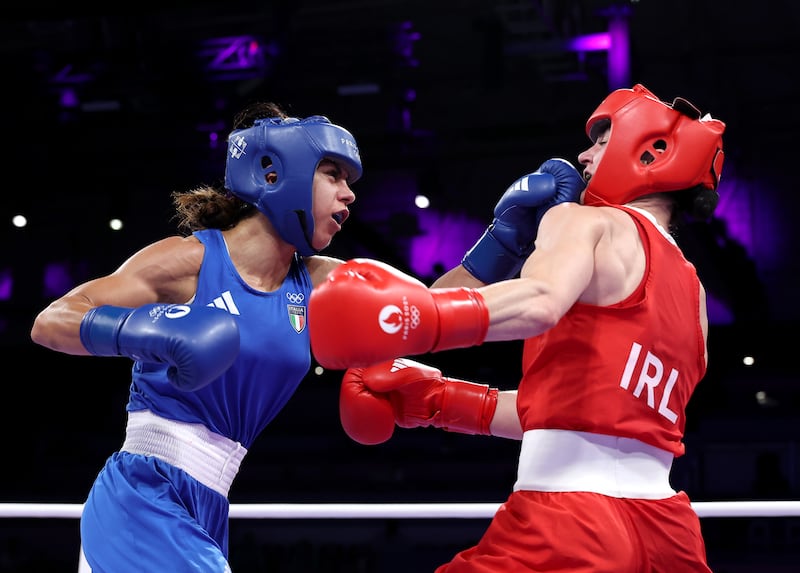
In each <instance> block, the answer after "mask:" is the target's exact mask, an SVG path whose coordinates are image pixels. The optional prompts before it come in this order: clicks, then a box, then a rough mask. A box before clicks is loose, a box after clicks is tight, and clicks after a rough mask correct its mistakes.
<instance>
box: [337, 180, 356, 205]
mask: <svg viewBox="0 0 800 573" xmlns="http://www.w3.org/2000/svg"><path fill="white" fill-rule="evenodd" d="M339 199H340V200H341V202H342V203H344V204H345V205H350V204H352V203H353V202H354V201H355V200H356V194H355V193H353V190H352V189H351V188H350V185H348V184H347V183H344V185H343V191H342V192H341V193H340V194H339Z"/></svg>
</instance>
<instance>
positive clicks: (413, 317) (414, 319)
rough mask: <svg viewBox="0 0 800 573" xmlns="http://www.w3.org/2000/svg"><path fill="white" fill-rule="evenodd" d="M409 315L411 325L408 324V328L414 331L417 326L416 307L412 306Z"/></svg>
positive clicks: (417, 314)
mask: <svg viewBox="0 0 800 573" xmlns="http://www.w3.org/2000/svg"><path fill="white" fill-rule="evenodd" d="M410 314H411V317H410V320H411V324H410V326H411V330H414V329H415V328H417V327H418V326H419V309H418V308H417V307H416V306H412V307H411V312H410Z"/></svg>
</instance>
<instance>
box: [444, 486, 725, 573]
mask: <svg viewBox="0 0 800 573" xmlns="http://www.w3.org/2000/svg"><path fill="white" fill-rule="evenodd" d="M523 571H525V572H534V571H535V572H543V571H565V572H566V571H569V572H570V573H581V572H585V573H606V572H607V573H674V572H675V571H681V573H688V572H702V573H710V572H711V569H709V568H708V565H707V564H706V549H705V543H704V542H703V537H702V535H701V532H700V520H699V519H698V517H697V514H696V513H695V512H694V510H693V509H692V507H691V505H690V503H689V498H688V496H687V495H686V494H685V493H683V492H680V493H678V494H677V495H675V496H673V497H670V498H667V499H656V500H652V499H621V498H615V497H608V496H605V495H602V494H598V493H584V492H556V493H550V492H539V491H517V492H514V493H512V494H511V495H510V496H509V498H508V500H507V501H506V502H505V503H504V504H503V505H502V506H500V508H499V509H498V511H497V513H496V514H495V516H494V518H493V519H492V522H491V524H490V525H489V527H488V529H487V530H486V532H485V533H484V535H483V537H482V538H481V539H480V541H479V542H478V544H477V545H476V546H474V547H471V548H469V549H467V550H465V551H462V552H460V553H458V554H457V555H456V556H455V557H454V558H453V560H452V561H451V562H450V563H447V564H445V565H442V566H440V567H439V568H437V569H436V573H490V572H491V573H500V572H502V573H514V572H523Z"/></svg>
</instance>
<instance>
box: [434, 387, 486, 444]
mask: <svg viewBox="0 0 800 573" xmlns="http://www.w3.org/2000/svg"><path fill="white" fill-rule="evenodd" d="M444 380H445V392H444V396H443V397H442V410H441V413H440V415H439V423H438V424H437V425H438V426H440V427H442V428H444V429H445V430H448V431H450V432H459V433H461V434H480V435H483V436H489V435H491V431H490V430H489V425H490V424H491V423H492V418H494V412H495V410H496V409H497V394H498V389H497V388H490V387H489V386H488V385H487V384H475V383H473V382H465V381H463V380H454V379H452V378H445V379H444Z"/></svg>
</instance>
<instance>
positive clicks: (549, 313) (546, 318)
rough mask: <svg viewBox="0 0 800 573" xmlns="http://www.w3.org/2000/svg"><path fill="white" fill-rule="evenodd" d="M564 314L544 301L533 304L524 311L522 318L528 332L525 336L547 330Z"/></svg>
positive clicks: (535, 334)
mask: <svg viewBox="0 0 800 573" xmlns="http://www.w3.org/2000/svg"><path fill="white" fill-rule="evenodd" d="M563 315H564V314H563V313H562V312H560V311H559V310H558V309H557V308H555V306H553V305H551V304H547V303H546V302H544V301H541V302H540V303H538V304H536V305H535V306H534V305H531V308H530V309H529V310H528V312H527V313H526V317H525V318H524V320H525V323H526V324H527V325H528V328H529V332H528V333H527V336H526V337H525V338H530V337H532V336H537V335H539V334H542V333H543V332H547V331H548V330H550V329H551V328H553V327H554V326H555V325H556V324H558V321H559V320H561V317H562V316H563Z"/></svg>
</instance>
